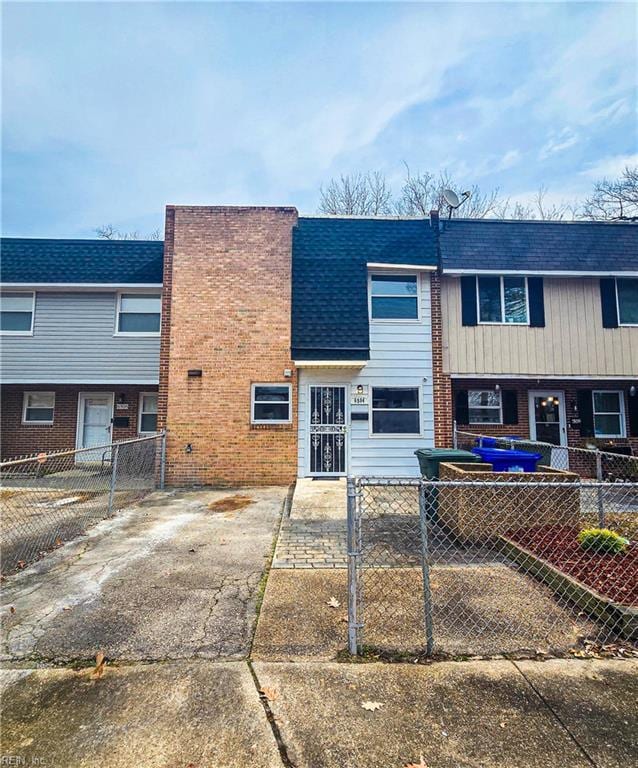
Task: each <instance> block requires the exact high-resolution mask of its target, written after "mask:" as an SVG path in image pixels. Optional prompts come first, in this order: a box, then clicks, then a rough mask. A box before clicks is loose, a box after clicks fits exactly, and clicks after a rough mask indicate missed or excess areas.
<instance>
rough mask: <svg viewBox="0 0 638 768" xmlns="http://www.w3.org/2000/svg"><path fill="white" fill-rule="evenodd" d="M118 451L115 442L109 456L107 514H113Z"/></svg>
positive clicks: (118, 447)
mask: <svg viewBox="0 0 638 768" xmlns="http://www.w3.org/2000/svg"><path fill="white" fill-rule="evenodd" d="M119 452H120V446H119V445H118V444H117V443H116V444H115V447H114V448H113V454H112V458H111V487H110V489H109V515H112V514H113V503H114V501H115V485H116V483H117V457H118V454H119Z"/></svg>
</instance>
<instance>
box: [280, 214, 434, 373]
mask: <svg viewBox="0 0 638 768" xmlns="http://www.w3.org/2000/svg"><path fill="white" fill-rule="evenodd" d="M368 263H379V264H387V265H388V266H391V265H392V264H415V265H420V266H435V265H436V263H437V254H436V242H435V237H434V233H433V231H432V229H431V228H430V223H429V221H427V220H425V219H364V218H326V217H321V218H320V217H316V218H314V217H300V218H299V221H298V224H297V226H296V228H295V230H294V232H293V246H292V356H293V359H294V360H322V359H324V360H325V359H330V360H367V359H368V358H369V356H370V342H369V333H368V287H367V268H366V264H368Z"/></svg>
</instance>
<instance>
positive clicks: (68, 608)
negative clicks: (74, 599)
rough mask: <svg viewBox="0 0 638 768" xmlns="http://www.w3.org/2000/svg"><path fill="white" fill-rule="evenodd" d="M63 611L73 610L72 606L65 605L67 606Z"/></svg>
mask: <svg viewBox="0 0 638 768" xmlns="http://www.w3.org/2000/svg"><path fill="white" fill-rule="evenodd" d="M62 610H63V611H70V610H71V606H69V605H65V606H64V608H63V609H62Z"/></svg>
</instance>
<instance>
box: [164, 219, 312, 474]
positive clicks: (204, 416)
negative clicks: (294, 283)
mask: <svg viewBox="0 0 638 768" xmlns="http://www.w3.org/2000/svg"><path fill="white" fill-rule="evenodd" d="M296 220H297V211H296V210H295V209H294V208H229V207H182V206H169V207H168V208H167V216H166V236H165V257H164V317H163V325H162V345H161V353H160V354H161V359H160V410H161V411H163V413H162V415H161V416H160V423H163V421H164V419H165V420H166V426H167V429H168V443H167V482H168V483H172V484H174V485H187V484H191V483H206V484H214V485H241V484H278V483H288V482H291V481H292V480H293V479H294V477H295V476H296V461H297V418H296V407H297V405H296V400H297V397H296V389H297V379H296V372H295V371H294V368H293V365H292V360H291V359H290V307H291V260H292V228H293V226H294V225H295V223H296ZM286 368H289V369H292V370H293V378H292V379H285V378H284V369H286ZM189 369H200V370H201V371H202V376H201V378H190V377H189V376H188V371H189ZM259 382H265V383H268V382H281V383H283V382H290V383H291V384H292V385H293V386H292V391H293V404H292V409H293V410H292V414H293V420H292V423H291V424H289V425H273V426H253V425H251V423H250V390H251V384H252V383H259ZM189 445H190V447H191V448H192V451H190V452H188V451H187V446H189Z"/></svg>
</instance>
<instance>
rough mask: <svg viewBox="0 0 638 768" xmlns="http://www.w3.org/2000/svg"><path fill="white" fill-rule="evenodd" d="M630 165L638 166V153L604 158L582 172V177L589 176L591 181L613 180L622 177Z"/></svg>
mask: <svg viewBox="0 0 638 768" xmlns="http://www.w3.org/2000/svg"><path fill="white" fill-rule="evenodd" d="M628 165H631V166H633V165H638V153H635V154H630V155H612V156H610V157H603V158H602V160H599V161H598V162H596V163H593V164H592V165H590V166H589V167H587V168H586V169H585V170H584V171H581V175H582V176H588V177H589V178H590V179H603V178H607V179H613V178H616V177H618V176H620V175H621V173H622V172H623V171H624V170H625V168H626V167H627V166H628Z"/></svg>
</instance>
